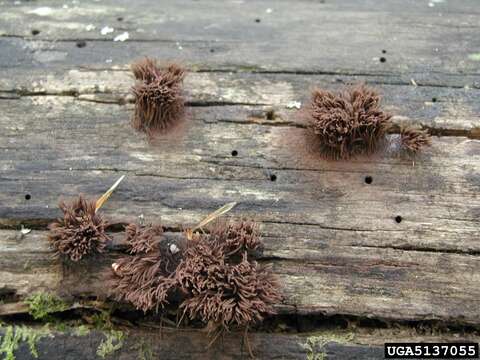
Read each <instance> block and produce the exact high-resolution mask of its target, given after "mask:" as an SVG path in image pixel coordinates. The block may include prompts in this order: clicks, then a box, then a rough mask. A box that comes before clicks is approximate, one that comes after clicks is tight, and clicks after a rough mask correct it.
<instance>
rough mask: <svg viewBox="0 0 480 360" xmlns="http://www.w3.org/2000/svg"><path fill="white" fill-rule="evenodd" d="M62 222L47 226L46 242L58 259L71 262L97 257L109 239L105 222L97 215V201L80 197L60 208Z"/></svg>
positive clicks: (63, 204) (60, 205)
mask: <svg viewBox="0 0 480 360" xmlns="http://www.w3.org/2000/svg"><path fill="white" fill-rule="evenodd" d="M59 207H60V209H61V210H62V212H63V218H62V219H58V220H57V221H56V222H54V223H52V224H50V225H49V230H50V232H49V235H48V240H49V241H50V244H51V246H52V247H53V249H54V250H55V251H56V254H57V255H65V256H67V257H69V258H70V259H71V260H73V261H79V260H80V259H81V258H82V257H84V256H86V255H89V254H92V253H100V252H103V250H104V249H105V246H106V243H107V241H109V240H110V239H109V237H108V236H107V235H106V233H105V228H106V226H107V222H106V221H105V220H104V219H103V218H102V216H101V215H99V214H97V213H96V201H90V200H87V199H85V198H83V197H82V196H81V195H80V196H79V197H78V198H76V199H74V200H72V202H70V203H66V202H64V201H61V202H60V204H59Z"/></svg>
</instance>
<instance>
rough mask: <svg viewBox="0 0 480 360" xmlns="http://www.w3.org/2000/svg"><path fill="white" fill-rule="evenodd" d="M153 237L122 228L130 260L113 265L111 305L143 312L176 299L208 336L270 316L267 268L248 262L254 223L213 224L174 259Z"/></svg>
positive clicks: (274, 297)
mask: <svg viewBox="0 0 480 360" xmlns="http://www.w3.org/2000/svg"><path fill="white" fill-rule="evenodd" d="M159 238H161V232H159V231H157V230H155V227H152V226H149V227H144V228H139V227H138V226H136V225H129V226H128V227H127V243H128V244H129V245H130V248H131V249H130V252H131V253H134V254H135V255H134V256H128V257H125V258H122V259H120V260H119V261H118V262H117V263H115V264H114V265H113V271H114V276H113V285H112V293H113V295H114V296H115V298H116V299H117V300H119V301H127V302H130V303H132V304H133V305H134V306H135V307H136V308H137V309H140V310H143V311H148V310H152V309H156V310H158V309H159V308H162V307H164V306H165V305H166V304H167V303H169V302H170V301H171V300H172V297H173V295H177V297H176V300H177V301H178V308H179V309H182V310H183V313H184V315H187V316H188V317H189V318H190V319H192V320H199V321H201V322H203V323H204V324H207V328H208V330H209V331H210V333H211V332H213V331H216V332H220V331H222V330H224V329H230V328H232V327H236V326H238V327H246V326H248V325H250V324H253V323H256V322H258V321H261V320H262V319H263V317H264V316H265V315H268V314H272V313H274V310H273V304H275V303H276V302H278V301H280V299H281V296H280V291H279V288H280V286H279V283H278V282H277V279H276V278H275V276H274V275H273V274H272V272H271V270H270V268H269V267H264V266H260V265H258V264H257V262H256V261H255V260H254V259H253V254H252V251H254V250H257V249H259V248H260V247H261V241H260V238H259V231H258V226H257V224H255V223H254V222H251V221H242V222H238V223H227V222H219V223H217V224H216V225H215V226H214V227H213V229H212V230H211V232H210V233H209V234H206V233H203V234H194V235H193V238H192V239H190V240H187V244H186V246H185V249H183V250H180V251H179V252H177V253H175V254H172V252H171V251H170V247H169V246H168V245H169V244H163V241H162V239H159ZM163 245H167V246H163ZM182 248H183V246H182Z"/></svg>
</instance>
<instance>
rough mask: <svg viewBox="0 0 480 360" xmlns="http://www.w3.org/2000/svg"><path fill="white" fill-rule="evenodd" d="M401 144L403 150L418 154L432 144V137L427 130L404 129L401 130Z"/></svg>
mask: <svg viewBox="0 0 480 360" xmlns="http://www.w3.org/2000/svg"><path fill="white" fill-rule="evenodd" d="M400 143H401V145H402V148H404V149H405V150H407V151H409V152H411V153H413V154H416V153H418V152H419V151H420V150H422V148H424V147H425V146H430V145H431V144H432V136H431V135H430V134H429V133H428V131H427V130H420V129H415V128H409V127H403V128H401V129H400Z"/></svg>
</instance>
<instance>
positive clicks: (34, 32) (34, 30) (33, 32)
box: [32, 29, 40, 36]
mask: <svg viewBox="0 0 480 360" xmlns="http://www.w3.org/2000/svg"><path fill="white" fill-rule="evenodd" d="M38 34H40V30H36V29H33V30H32V35H34V36H35V35H38Z"/></svg>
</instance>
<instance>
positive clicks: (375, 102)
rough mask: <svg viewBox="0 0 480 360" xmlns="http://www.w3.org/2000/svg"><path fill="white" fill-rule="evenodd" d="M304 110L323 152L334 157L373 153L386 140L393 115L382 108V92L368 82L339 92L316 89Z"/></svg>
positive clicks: (341, 157) (344, 157) (346, 157)
mask: <svg viewBox="0 0 480 360" xmlns="http://www.w3.org/2000/svg"><path fill="white" fill-rule="evenodd" d="M304 114H305V116H306V117H307V121H308V127H309V129H310V130H311V131H312V132H313V133H314V134H315V136H316V137H317V138H318V140H319V142H320V150H321V153H322V154H323V155H325V156H326V157H328V158H332V159H348V158H350V157H352V156H355V155H358V154H371V153H373V152H374V151H375V150H376V149H377V148H378V146H379V145H380V144H381V142H382V141H383V140H384V138H385V134H386V132H387V130H388V128H389V127H390V120H391V117H392V115H390V114H389V113H387V112H385V111H383V110H382V109H381V108H380V96H379V94H378V93H377V92H376V91H375V90H373V89H371V88H369V87H367V86H365V85H356V86H350V87H348V88H347V89H345V90H344V91H342V92H339V93H337V94H335V93H333V92H330V91H326V90H322V89H316V90H314V91H313V94H312V99H311V101H310V104H309V105H307V107H306V108H305V110H304Z"/></svg>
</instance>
